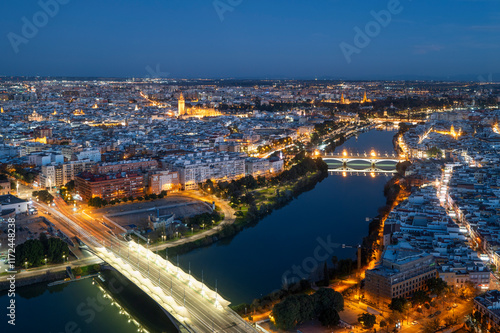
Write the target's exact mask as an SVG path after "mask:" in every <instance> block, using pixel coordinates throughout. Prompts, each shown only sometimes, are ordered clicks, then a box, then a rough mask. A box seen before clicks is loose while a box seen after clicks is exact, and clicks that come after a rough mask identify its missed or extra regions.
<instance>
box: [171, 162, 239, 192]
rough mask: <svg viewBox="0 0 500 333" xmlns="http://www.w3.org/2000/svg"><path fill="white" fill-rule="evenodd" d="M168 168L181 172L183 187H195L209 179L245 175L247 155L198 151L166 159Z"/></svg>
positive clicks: (226, 178) (234, 177) (235, 177)
mask: <svg viewBox="0 0 500 333" xmlns="http://www.w3.org/2000/svg"><path fill="white" fill-rule="evenodd" d="M164 164H165V165H166V166H167V167H168V169H170V170H173V171H177V172H178V173H179V181H180V184H181V186H182V188H183V189H185V190H189V189H195V188H197V187H198V184H199V183H202V182H204V181H206V180H208V179H212V180H215V181H217V180H232V179H237V178H241V177H244V176H245V155H242V154H238V153H196V154H187V155H184V156H182V157H169V158H167V159H165V160H164Z"/></svg>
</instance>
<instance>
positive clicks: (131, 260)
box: [37, 198, 257, 333]
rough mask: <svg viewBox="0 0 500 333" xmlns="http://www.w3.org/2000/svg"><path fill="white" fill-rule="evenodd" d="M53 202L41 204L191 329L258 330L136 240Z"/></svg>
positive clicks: (83, 214) (204, 288) (100, 255)
mask: <svg viewBox="0 0 500 333" xmlns="http://www.w3.org/2000/svg"><path fill="white" fill-rule="evenodd" d="M54 202H55V203H56V207H49V206H47V205H44V204H40V203H37V205H39V206H42V207H41V208H40V209H45V210H47V211H49V212H51V213H52V214H53V215H54V216H57V217H59V218H60V220H61V223H64V224H65V226H66V227H67V228H68V229H70V230H71V231H73V232H74V233H75V234H76V235H78V237H79V238H80V240H82V241H83V242H84V243H85V244H86V245H88V246H89V248H90V249H91V250H92V251H93V252H95V253H96V255H97V256H98V257H100V258H102V259H103V260H104V261H106V262H107V263H108V264H110V265H111V266H113V267H114V268H116V269H117V270H118V271H120V272H121V273H122V274H123V275H125V276H126V277H127V278H129V279H130V280H131V281H133V282H134V283H135V284H137V285H138V287H140V288H141V289H142V290H143V291H144V292H145V293H147V294H148V295H149V296H151V297H152V298H153V299H155V300H156V301H157V302H158V303H159V304H160V305H161V306H162V307H163V308H164V309H165V310H166V311H168V312H169V313H170V314H171V315H172V316H174V317H175V318H176V319H177V320H178V321H179V322H180V323H182V324H184V325H185V326H186V327H187V328H188V329H189V330H190V331H192V332H235V333H236V332H257V331H256V330H255V329H254V328H253V327H252V326H250V325H249V324H248V323H246V322H245V321H244V320H243V319H241V318H240V317H239V316H238V315H237V314H235V313H234V312H233V311H232V310H231V309H229V307H228V305H229V303H228V302H227V301H225V300H223V299H222V298H221V297H220V296H218V295H217V294H216V293H215V291H213V290H210V289H209V288H208V287H207V286H205V285H202V284H201V283H200V282H199V281H196V280H195V279H194V278H191V277H190V276H189V274H187V273H185V272H183V271H182V270H181V269H179V268H178V267H175V266H173V265H172V263H170V262H167V261H166V260H164V259H160V258H159V257H157V256H156V254H154V253H153V252H152V251H150V250H147V249H144V248H143V247H142V246H140V245H138V244H136V243H134V242H126V241H122V240H120V239H119V238H118V237H117V236H115V235H114V233H113V231H112V230H110V229H108V228H107V227H106V226H104V225H102V224H100V223H99V222H97V220H95V219H93V218H92V217H91V216H90V215H88V214H86V213H79V212H77V213H75V212H73V210H72V207H70V206H68V205H67V204H66V203H65V202H64V201H63V200H62V199H60V198H56V199H55V200H54Z"/></svg>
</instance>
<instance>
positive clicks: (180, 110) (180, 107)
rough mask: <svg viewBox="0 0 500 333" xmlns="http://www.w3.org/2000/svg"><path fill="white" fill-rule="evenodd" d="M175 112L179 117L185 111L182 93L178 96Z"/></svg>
mask: <svg viewBox="0 0 500 333" xmlns="http://www.w3.org/2000/svg"><path fill="white" fill-rule="evenodd" d="M177 111H178V113H179V116H182V115H184V113H185V111H186V100H185V99H184V95H183V94H182V93H181V95H180V96H179V100H178V102H177Z"/></svg>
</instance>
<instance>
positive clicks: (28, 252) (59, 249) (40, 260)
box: [15, 234, 69, 268]
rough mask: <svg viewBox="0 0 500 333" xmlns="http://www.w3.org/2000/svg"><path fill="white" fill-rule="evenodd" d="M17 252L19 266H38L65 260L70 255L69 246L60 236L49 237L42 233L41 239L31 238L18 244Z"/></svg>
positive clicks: (16, 261)
mask: <svg viewBox="0 0 500 333" xmlns="http://www.w3.org/2000/svg"><path fill="white" fill-rule="evenodd" d="M15 254H16V260H15V263H16V266H17V267H25V268H29V267H38V266H41V265H45V264H59V263H62V262H64V260H65V259H66V258H67V257H68V255H69V247H68V244H67V243H66V242H65V241H63V240H62V239H60V238H56V237H50V238H48V237H47V236H46V235H45V234H41V235H40V238H39V239H30V240H27V241H26V242H24V243H21V244H19V245H17V246H16V253H15ZM45 259H46V260H45Z"/></svg>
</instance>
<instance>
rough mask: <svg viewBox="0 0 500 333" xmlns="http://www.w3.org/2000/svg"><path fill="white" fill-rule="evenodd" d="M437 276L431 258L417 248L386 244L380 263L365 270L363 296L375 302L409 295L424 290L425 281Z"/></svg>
mask: <svg viewBox="0 0 500 333" xmlns="http://www.w3.org/2000/svg"><path fill="white" fill-rule="evenodd" d="M436 276H437V270H436V267H435V264H434V257H433V256H432V255H431V254H429V253H425V252H422V251H420V250H415V249H409V248H403V247H399V246H394V245H391V246H388V247H387V249H386V250H385V251H384V254H383V259H382V263H381V264H379V265H377V266H376V267H375V268H374V269H370V270H367V271H366V277H365V296H366V297H367V298H368V299H369V300H371V301H373V302H375V303H377V304H381V303H382V304H389V303H390V302H391V300H392V299H393V298H397V297H410V296H411V295H412V294H413V293H414V292H415V291H417V290H425V289H426V281H427V280H428V279H430V278H434V277H436Z"/></svg>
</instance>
